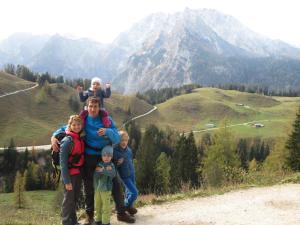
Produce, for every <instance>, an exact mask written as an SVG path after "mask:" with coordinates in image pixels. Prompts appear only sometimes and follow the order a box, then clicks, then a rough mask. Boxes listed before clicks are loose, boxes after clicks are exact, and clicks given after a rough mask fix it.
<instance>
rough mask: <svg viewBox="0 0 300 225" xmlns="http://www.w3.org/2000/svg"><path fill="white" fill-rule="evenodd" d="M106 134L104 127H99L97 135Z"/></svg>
mask: <svg viewBox="0 0 300 225" xmlns="http://www.w3.org/2000/svg"><path fill="white" fill-rule="evenodd" d="M105 134H106V128H100V129H99V130H98V135H99V136H104V135H105Z"/></svg>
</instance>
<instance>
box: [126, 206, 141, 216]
mask: <svg viewBox="0 0 300 225" xmlns="http://www.w3.org/2000/svg"><path fill="white" fill-rule="evenodd" d="M126 211H127V212H128V213H129V214H130V215H134V214H136V213H137V212H138V211H137V209H136V208H134V207H127V208H126Z"/></svg>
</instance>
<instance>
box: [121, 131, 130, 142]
mask: <svg viewBox="0 0 300 225" xmlns="http://www.w3.org/2000/svg"><path fill="white" fill-rule="evenodd" d="M119 135H120V136H121V139H122V138H127V139H128V140H129V135H128V133H127V132H126V131H125V130H120V131H119Z"/></svg>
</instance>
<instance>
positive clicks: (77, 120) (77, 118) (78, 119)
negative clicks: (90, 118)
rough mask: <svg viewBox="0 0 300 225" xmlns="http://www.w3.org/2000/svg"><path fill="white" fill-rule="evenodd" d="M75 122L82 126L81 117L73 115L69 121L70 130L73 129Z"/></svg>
mask: <svg viewBox="0 0 300 225" xmlns="http://www.w3.org/2000/svg"><path fill="white" fill-rule="evenodd" d="M73 122H79V123H80V124H82V119H81V118H80V116H79V115H72V116H70V118H69V121H68V129H70V128H71V124H72V123H73Z"/></svg>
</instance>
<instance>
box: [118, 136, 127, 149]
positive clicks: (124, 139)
mask: <svg viewBox="0 0 300 225" xmlns="http://www.w3.org/2000/svg"><path fill="white" fill-rule="evenodd" d="M128 141H129V138H128V137H122V138H121V141H120V147H121V148H123V149H124V148H126V147H127V145H128Z"/></svg>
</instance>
